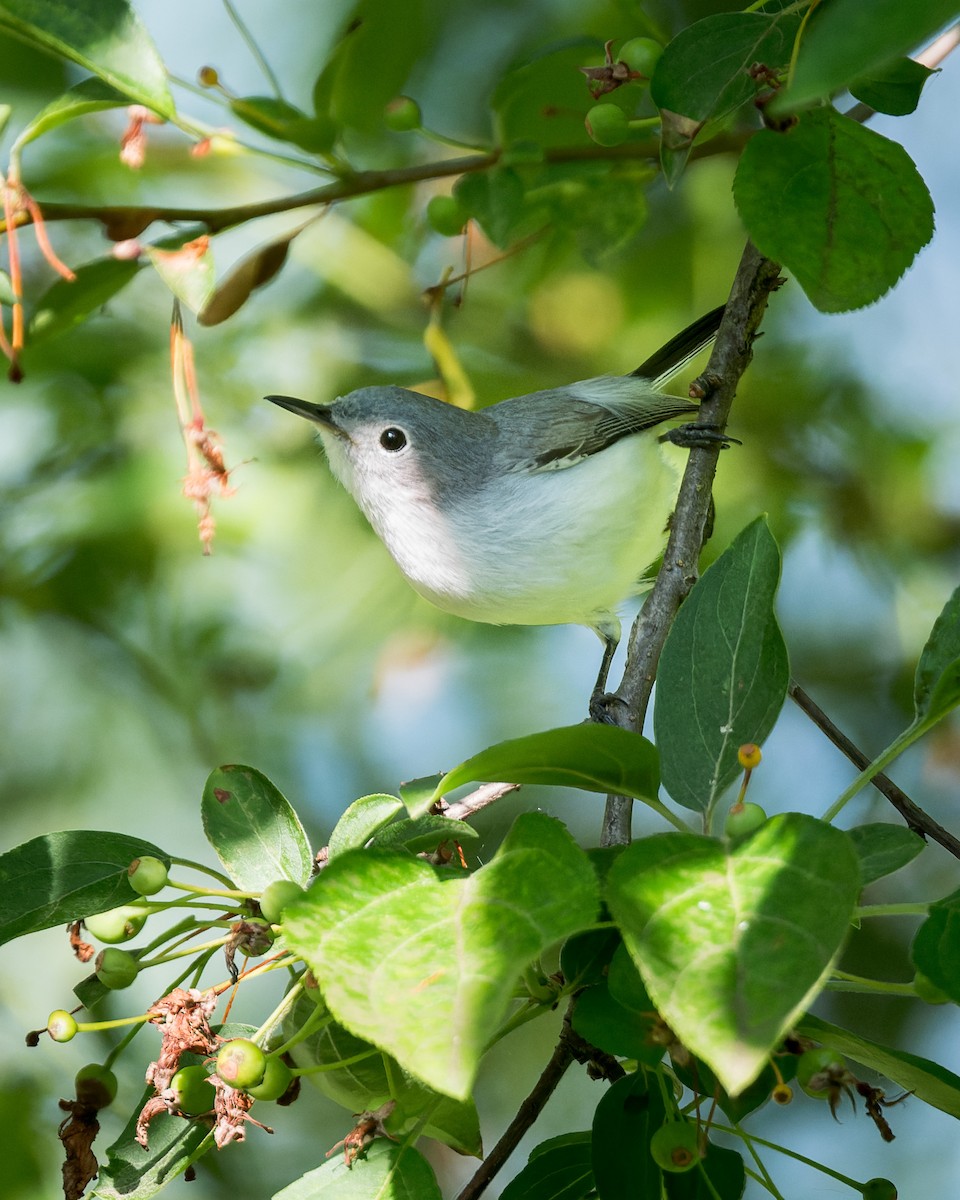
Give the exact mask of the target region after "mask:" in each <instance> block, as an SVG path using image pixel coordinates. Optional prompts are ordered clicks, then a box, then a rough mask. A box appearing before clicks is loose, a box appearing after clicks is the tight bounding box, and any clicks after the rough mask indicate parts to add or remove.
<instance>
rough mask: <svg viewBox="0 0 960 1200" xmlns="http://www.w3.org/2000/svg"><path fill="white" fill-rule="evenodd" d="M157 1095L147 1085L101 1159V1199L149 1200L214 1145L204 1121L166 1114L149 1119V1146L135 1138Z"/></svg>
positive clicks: (99, 1191)
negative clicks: (144, 1111) (146, 1107)
mask: <svg viewBox="0 0 960 1200" xmlns="http://www.w3.org/2000/svg"><path fill="white" fill-rule="evenodd" d="M153 1095H154V1091H153V1088H152V1087H151V1088H148V1089H147V1091H145V1092H144V1093H143V1095H142V1096H141V1098H140V1102H139V1103H138V1104H137V1105H136V1106H135V1108H134V1110H133V1112H132V1113H131V1115H130V1119H129V1120H128V1121H127V1123H126V1125H125V1126H124V1128H123V1131H122V1132H121V1134H120V1136H119V1137H118V1138H117V1140H116V1141H115V1142H114V1143H113V1145H112V1146H110V1147H109V1149H108V1150H107V1161H106V1163H101V1165H100V1174H99V1177H98V1178H97V1186H96V1189H95V1194H96V1195H97V1196H98V1197H100V1198H101V1200H148V1198H149V1197H150V1196H155V1195H156V1194H157V1192H159V1191H160V1190H161V1189H162V1188H164V1187H166V1186H167V1184H168V1183H170V1182H171V1181H172V1180H174V1179H176V1178H177V1176H178V1175H182V1174H183V1172H184V1171H185V1170H186V1169H187V1167H189V1166H190V1164H191V1163H194V1162H196V1161H197V1159H198V1158H201V1157H202V1156H203V1155H204V1154H205V1153H206V1152H207V1151H208V1150H210V1149H211V1148H212V1147H213V1134H212V1133H211V1132H210V1129H209V1127H208V1126H207V1125H206V1124H205V1123H204V1122H203V1121H187V1120H184V1119H183V1118H182V1117H174V1116H170V1115H169V1114H166V1113H165V1114H163V1115H161V1116H159V1117H156V1118H155V1119H154V1120H153V1121H151V1122H150V1126H149V1130H150V1145H149V1148H148V1149H144V1147H143V1146H141V1145H140V1143H139V1142H138V1141H137V1139H136V1125H137V1117H138V1116H139V1115H140V1110H141V1109H142V1108H143V1106H144V1104H145V1103H146V1102H147V1100H149V1099H150V1098H151V1097H152V1096H153Z"/></svg>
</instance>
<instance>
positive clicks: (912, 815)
mask: <svg viewBox="0 0 960 1200" xmlns="http://www.w3.org/2000/svg"><path fill="white" fill-rule="evenodd" d="M790 696H791V697H792V699H793V700H794V702H795V703H796V704H797V705H798V707H799V708H800V709H801V710H802V711H803V712H805V713H806V714H807V716H808V717H809V718H810V720H811V721H812V722H813V723H814V725H816V727H817V728H818V729H819V730H820V731H821V732H822V733H824V734H825V735H826V736H827V737H828V738H829V739H830V741H831V742H833V744H834V745H835V746H836V748H837V749H838V750H839V751H840V752H841V754H844V755H846V757H847V758H848V759H849V760H850V761H851V762H852V763H853V765H854V766H855V767H856V768H857V770H858V771H863V770H864V769H865V768H866V767H868V766H869V765H870V759H869V758H868V757H867V755H866V754H864V753H863V751H862V750H861V749H860V748H859V747H858V746H856V745H854V743H853V742H851V740H850V739H849V738H848V737H847V735H846V734H845V733H844V732H843V730H842V729H838V728H837V726H836V725H834V723H833V721H831V720H830V718H829V717H828V716H827V714H826V713H825V712H824V711H823V709H822V708H821V707H820V706H819V705H818V704H817V703H816V701H815V700H812V699H811V698H810V696H808V695H807V693H806V692H805V691H804V690H803V688H802V687H801V686H800V685H799V683H797V682H796V680H793V679H791V681H790ZM870 782H871V783H872V784H873V786H874V787H875V788H876V789H877V791H878V792H880V794H881V795H882V796H884V797H885V798H886V799H887V800H889V801H890V803H891V804H892V805H893V807H894V808H895V809H896V810H897V812H898V813H899V814H900V816H901V817H903V819H904V821H906V823H907V828H908V829H912V830H913V832H914V833H916V834H919V835H920V837H922V838H927V837H930V838H932V839H933V840H934V841H935V842H938V843H939V844H940V845H941V846H942V847H943V848H944V850H948V851H949V852H950V853H951V854H952V855H953V856H954V858H960V841H958V839H957V838H955V837H954V836H953V834H952V833H950V832H949V831H948V830H946V829H944V827H943V826H942V825H939V824H938V823H937V822H936V821H935V820H934V819H933V817H931V816H928V815H927V813H925V812H924V811H923V809H922V808H920V807H918V806H917V805H916V804H914V802H913V801H912V800H911V799H910V797H909V796H908V795H907V794H906V792H904V791H903V790H902V789H901V788H898V787H897V785H896V784H895V783H894V782H893V780H891V779H889V778H888V777H887V776H886V775H884V774H882V773H881V774H879V775H874V777H873V779H871V780H870Z"/></svg>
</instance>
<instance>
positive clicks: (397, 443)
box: [380, 425, 407, 451]
mask: <svg viewBox="0 0 960 1200" xmlns="http://www.w3.org/2000/svg"><path fill="white" fill-rule="evenodd" d="M406 444H407V435H406V434H405V433H404V432H403V430H402V429H397V428H396V427H395V426H393V425H391V426H390V428H389V429H385V430H384V431H383V433H381V434H380V445H381V446H382V447H383V448H384V450H393V451H396V450H402V449H403V448H404V446H405V445H406Z"/></svg>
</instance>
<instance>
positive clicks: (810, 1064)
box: [797, 1046, 847, 1100]
mask: <svg viewBox="0 0 960 1200" xmlns="http://www.w3.org/2000/svg"><path fill="white" fill-rule="evenodd" d="M846 1067H847V1064H846V1062H845V1061H844V1059H843V1055H842V1054H838V1053H837V1051H836V1050H831V1049H830V1047H829V1046H817V1047H816V1048H815V1049H813V1050H804V1052H803V1054H801V1055H800V1057H799V1059H798V1060H797V1083H799V1084H800V1086H801V1087H802V1088H803V1090H804V1091H805V1092H806V1093H807V1095H808V1096H813V1098H814V1099H815V1100H823V1099H825V1098H826V1097H827V1096H829V1095H830V1087H831V1082H832V1080H833V1079H834V1078H835V1077H837V1076H839V1075H841V1074H842V1073H843V1072H844V1071H845V1070H846Z"/></svg>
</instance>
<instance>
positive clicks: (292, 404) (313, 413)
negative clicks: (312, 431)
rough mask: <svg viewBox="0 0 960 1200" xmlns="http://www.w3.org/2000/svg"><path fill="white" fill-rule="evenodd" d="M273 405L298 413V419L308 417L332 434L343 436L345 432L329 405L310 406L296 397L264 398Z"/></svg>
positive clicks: (307, 402)
mask: <svg viewBox="0 0 960 1200" xmlns="http://www.w3.org/2000/svg"><path fill="white" fill-rule="evenodd" d="M264 400H269V401H270V403H271V404H278V405H279V406H280V407H281V408H285V409H287V410H288V412H292V413H296V414H297V416H298V417H306V418H307V420H308V421H313V422H315V424H317V425H322V426H323V427H324V429H329V430H330V432H331V433H336V434H339V435H341V436H342V435H343V430H342V429H341V428H340V426H339V425H338V424H337V422H336V421H335V420H334V418H333V409H332V407H331V406H330V405H329V404H310V403H309V401H307V400H298V399H297V398H296V396H264Z"/></svg>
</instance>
